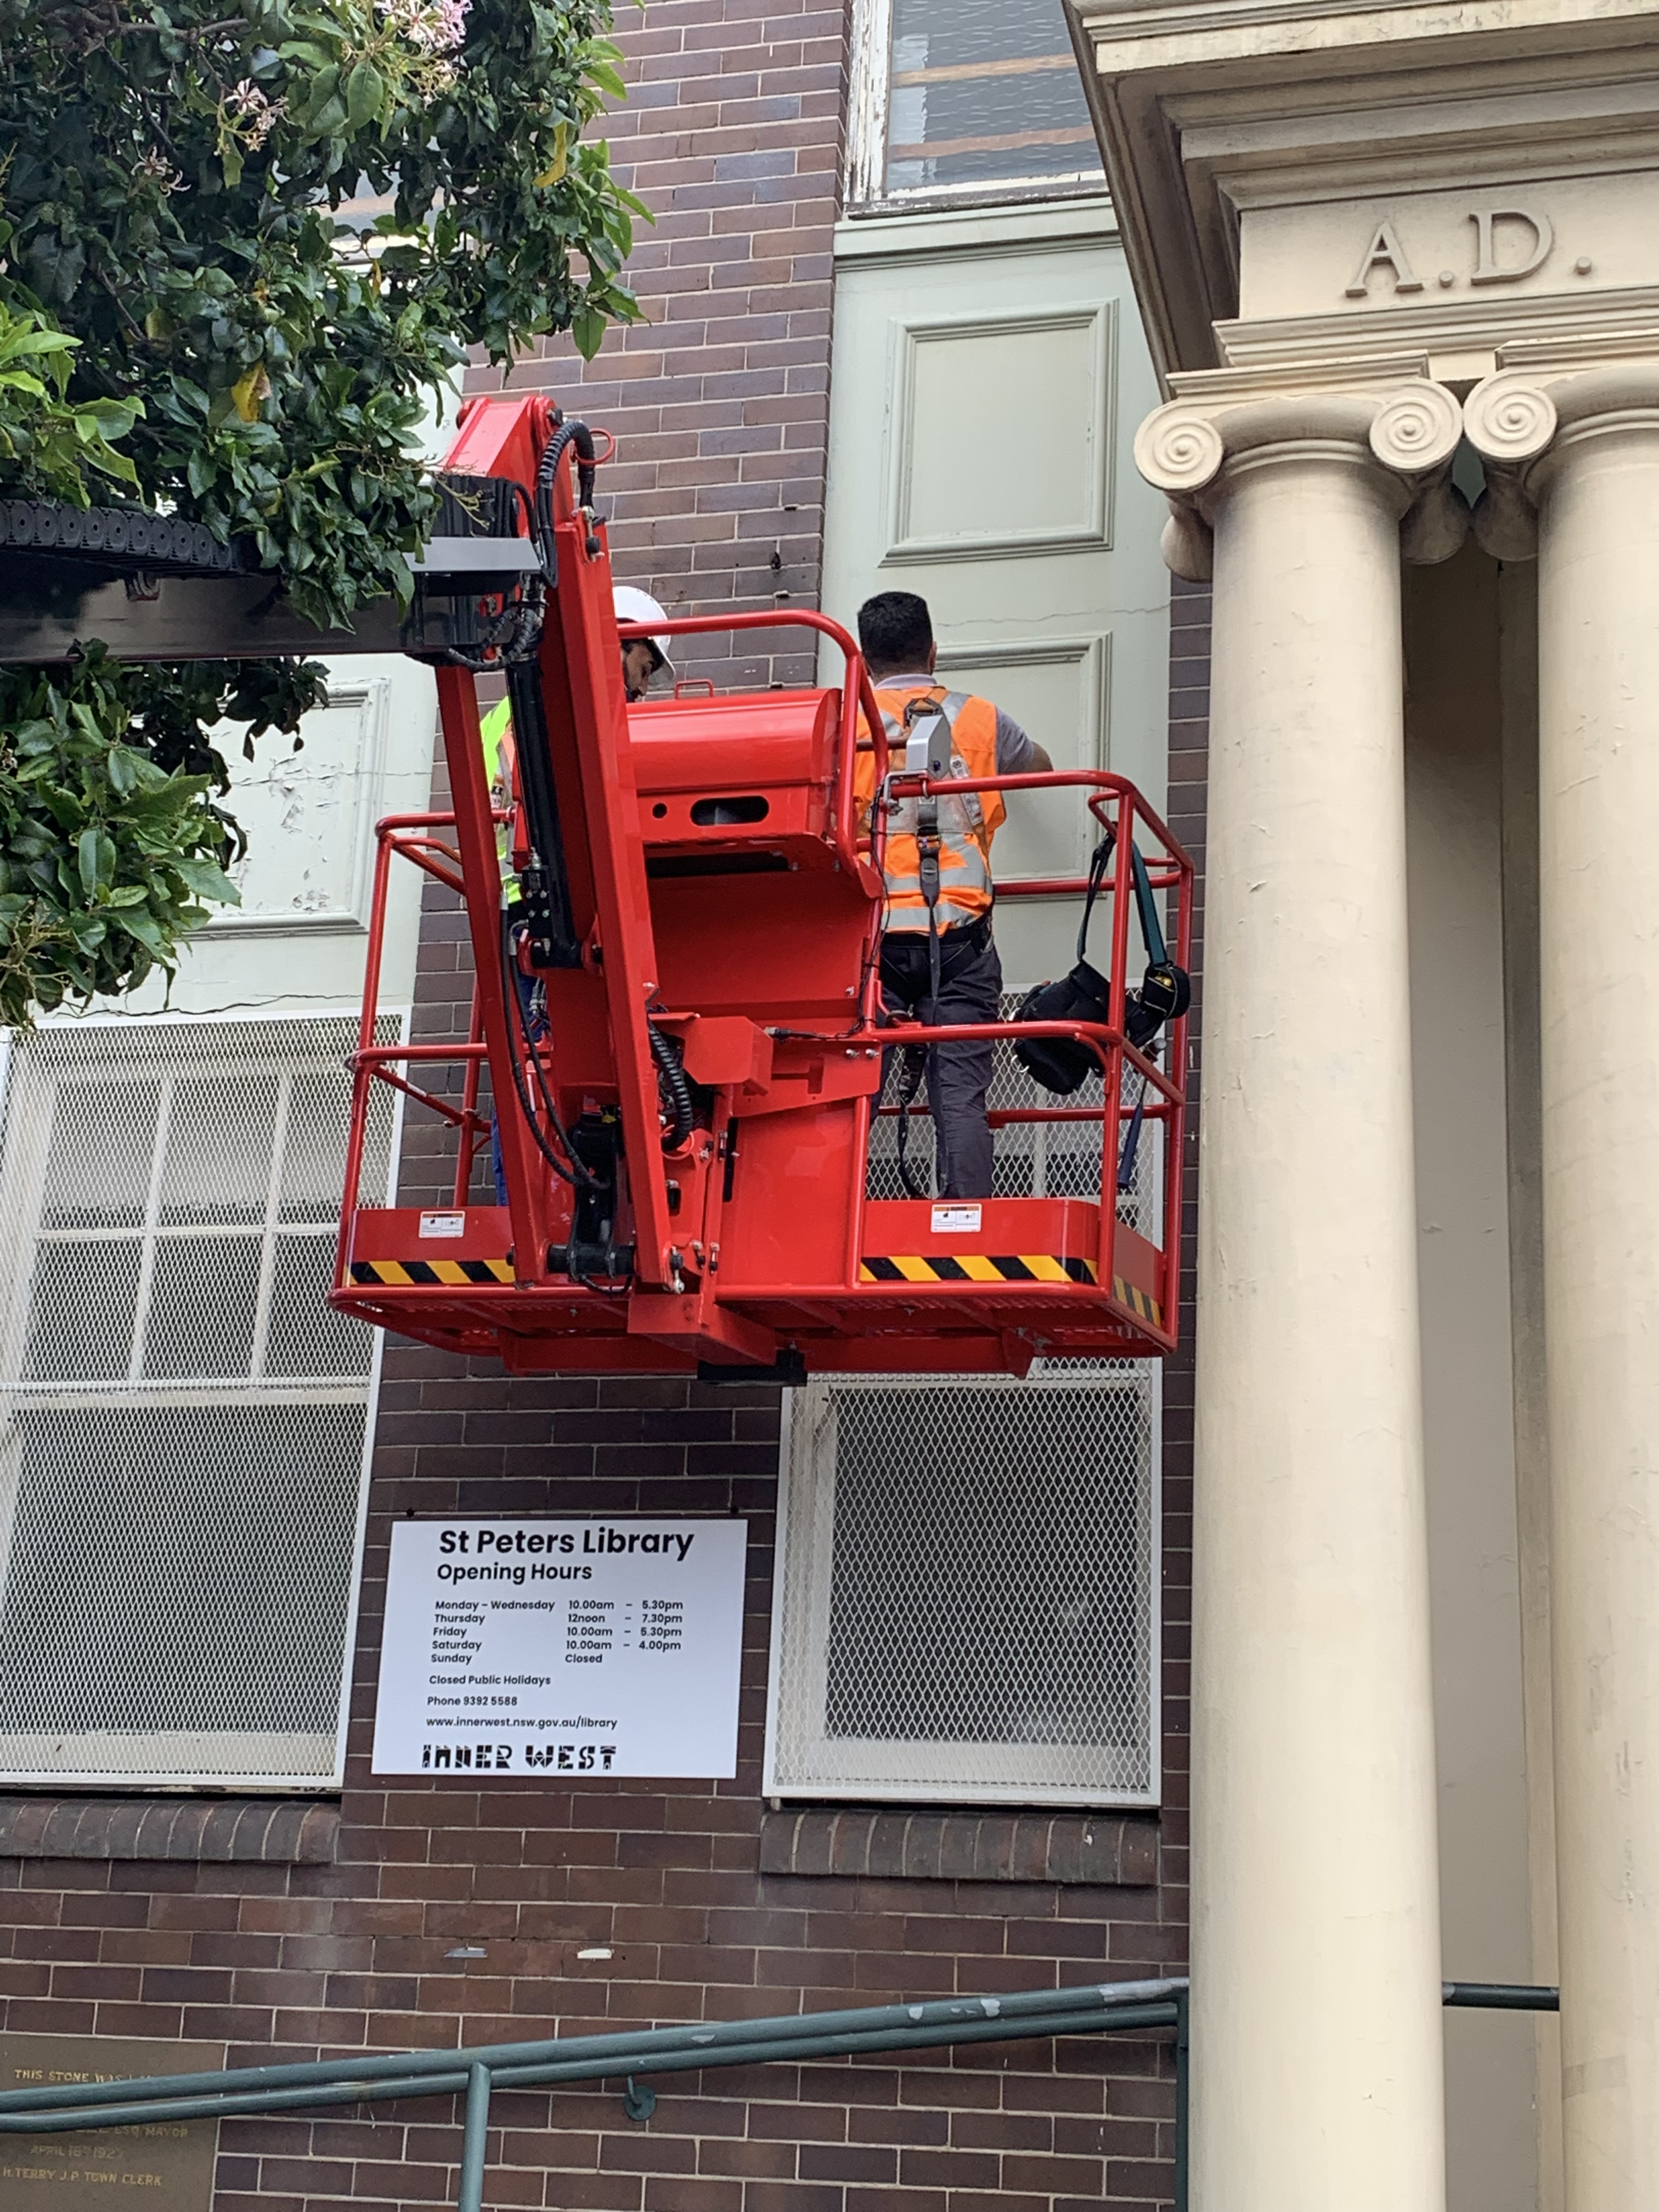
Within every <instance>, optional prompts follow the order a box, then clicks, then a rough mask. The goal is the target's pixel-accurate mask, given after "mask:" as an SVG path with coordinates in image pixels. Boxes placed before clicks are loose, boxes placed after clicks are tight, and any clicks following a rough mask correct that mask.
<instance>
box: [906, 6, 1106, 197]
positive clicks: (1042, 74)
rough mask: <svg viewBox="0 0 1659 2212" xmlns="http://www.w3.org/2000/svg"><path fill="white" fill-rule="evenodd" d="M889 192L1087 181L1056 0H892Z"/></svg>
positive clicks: (1096, 162) (1081, 106) (1074, 68)
mask: <svg viewBox="0 0 1659 2212" xmlns="http://www.w3.org/2000/svg"><path fill="white" fill-rule="evenodd" d="M892 35H893V45H892V74H891V76H890V83H889V91H888V108H887V190H888V191H890V192H894V193H899V192H907V191H920V190H923V189H926V188H928V187H933V188H934V189H938V188H941V187H946V186H951V185H954V186H957V188H959V189H971V188H972V187H974V186H975V185H997V184H1008V183H1018V182H1024V181H1041V180H1042V179H1062V178H1073V177H1079V176H1085V177H1095V176H1097V175H1098V174H1099V173H1100V156H1099V152H1098V149H1097V146H1096V144H1095V137H1094V131H1093V129H1092V127H1091V124H1090V121H1089V111H1088V108H1087V106H1086V105H1085V100H1084V97H1083V85H1082V81H1081V78H1080V76H1079V70H1078V64H1077V58H1076V56H1075V55H1074V54H1073V51H1072V46H1071V41H1070V40H1069V39H1068V38H1067V37H1066V25H1065V21H1064V20H1063V18H1062V16H1061V15H1060V4H1059V0H893V34H892Z"/></svg>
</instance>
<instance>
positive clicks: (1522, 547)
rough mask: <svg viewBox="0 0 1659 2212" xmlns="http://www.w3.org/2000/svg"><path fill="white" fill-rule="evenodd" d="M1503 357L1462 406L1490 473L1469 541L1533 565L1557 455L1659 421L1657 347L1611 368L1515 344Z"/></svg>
mask: <svg viewBox="0 0 1659 2212" xmlns="http://www.w3.org/2000/svg"><path fill="white" fill-rule="evenodd" d="M1499 359H1500V361H1501V362H1502V363H1503V366H1502V367H1501V368H1499V369H1498V371H1497V372H1496V374H1493V375H1492V376H1488V377H1486V379H1485V380H1483V381H1482V382H1481V383H1480V384H1477V385H1476V386H1475V387H1474V391H1473V392H1470V393H1469V395H1468V398H1467V399H1466V400H1465V401H1464V403H1463V417H1464V425H1465V428H1466V429H1467V431H1468V439H1469V443H1470V444H1471V445H1472V446H1473V447H1474V449H1475V451H1476V453H1479V454H1480V459H1481V463H1482V465H1483V466H1484V468H1485V470H1486V490H1485V491H1484V492H1483V493H1482V494H1481V495H1480V499H1479V500H1478V501H1476V503H1475V509H1474V534H1475V537H1476V538H1477V539H1478V541H1479V542H1480V544H1481V546H1482V547H1483V548H1484V549H1485V550H1486V551H1487V552H1488V553H1490V554H1492V556H1494V557H1495V558H1496V559H1498V560H1500V561H1530V560H1531V559H1533V558H1534V556H1535V555H1536V553H1537V550H1538V507H1539V501H1540V498H1541V495H1542V493H1543V490H1544V488H1545V485H1546V483H1547V480H1548V477H1549V474H1550V471H1551V470H1552V468H1553V467H1554V466H1555V465H1556V464H1557V463H1558V462H1559V458H1560V455H1561V453H1562V451H1563V448H1564V447H1566V446H1569V445H1571V443H1572V442H1573V441H1575V440H1576V439H1577V438H1580V437H1583V436H1585V435H1592V434H1594V433H1595V431H1597V430H1598V429H1601V428H1608V429H1611V428H1617V427H1618V426H1620V424H1624V425H1633V424H1637V423H1641V422H1646V423H1647V425H1648V427H1652V426H1653V425H1654V424H1655V423H1656V422H1659V346H1656V349H1655V350H1653V351H1652V352H1648V353H1637V354H1632V355H1629V356H1626V358H1625V359H1623V360H1614V361H1608V360H1607V359H1606V358H1605V357H1604V358H1601V359H1599V360H1598V359H1596V358H1595V357H1594V356H1592V355H1589V354H1588V353H1586V352H1584V351H1582V350H1581V349H1578V348H1577V347H1574V346H1565V347H1564V346H1559V345H1552V344H1549V343H1543V344H1534V345H1529V346H1528V345H1516V346H1512V347H1506V348H1504V349H1503V351H1502V352H1501V354H1500V356H1499Z"/></svg>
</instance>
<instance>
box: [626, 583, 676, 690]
mask: <svg viewBox="0 0 1659 2212" xmlns="http://www.w3.org/2000/svg"><path fill="white" fill-rule="evenodd" d="M611 599H612V602H613V603H614V605H615V606H616V610H617V621H618V622H619V623H648V622H666V621H667V620H668V613H667V610H666V609H665V608H664V607H661V606H659V605H658V604H657V602H656V600H655V599H653V598H652V596H651V594H650V592H642V591H641V589H640V587H639V586H638V585H637V584H613V585H612V586H611ZM651 642H652V644H653V646H654V647H656V651H657V661H658V665H659V666H660V667H661V668H663V669H665V671H667V673H668V674H669V675H670V676H671V675H672V674H673V673H674V664H673V662H672V661H671V659H669V657H668V640H667V638H666V636H663V637H653V639H652V641H651Z"/></svg>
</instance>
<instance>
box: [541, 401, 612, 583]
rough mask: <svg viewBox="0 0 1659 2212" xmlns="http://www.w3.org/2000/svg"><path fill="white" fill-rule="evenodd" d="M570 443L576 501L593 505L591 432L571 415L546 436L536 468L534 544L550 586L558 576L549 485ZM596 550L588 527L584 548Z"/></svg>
mask: <svg viewBox="0 0 1659 2212" xmlns="http://www.w3.org/2000/svg"><path fill="white" fill-rule="evenodd" d="M572 446H574V447H575V448H576V504H577V505H578V506H579V507H586V508H588V509H589V510H590V511H591V510H592V505H593V471H594V461H593V433H592V431H591V430H590V429H589V428H588V427H587V425H586V422H576V421H574V419H573V420H572V421H570V422H561V423H559V425H558V426H557V428H556V429H555V431H554V433H553V435H552V436H551V437H550V439H549V440H548V441H547V450H546V451H545V452H544V453H543V455H542V458H541V461H540V463H539V465H538V467H537V470H536V497H535V510H536V538H537V544H538V550H539V551H540V554H541V556H542V568H543V570H544V573H545V574H546V577H547V580H548V582H549V584H550V585H553V586H556V585H557V583H558V580H559V555H558V545H557V541H556V538H554V535H553V486H554V484H555V483H556V481H557V478H558V473H559V463H560V462H561V461H562V459H564V456H565V453H566V451H567V450H568V447H572ZM587 550H588V552H589V554H590V555H592V554H594V553H597V552H598V551H599V542H598V540H597V539H596V538H594V537H593V535H592V532H591V531H590V532H589V533H588V540H587Z"/></svg>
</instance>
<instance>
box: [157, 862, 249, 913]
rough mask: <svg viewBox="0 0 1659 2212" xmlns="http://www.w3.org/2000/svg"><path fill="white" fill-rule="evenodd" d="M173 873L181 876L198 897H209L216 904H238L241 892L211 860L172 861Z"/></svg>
mask: <svg viewBox="0 0 1659 2212" xmlns="http://www.w3.org/2000/svg"><path fill="white" fill-rule="evenodd" d="M173 873H174V874H175V875H178V876H182V877H183V878H184V880H185V883H186V884H188V885H189V887H190V889H191V891H193V892H194V894H195V896H197V898H198V899H210V900H212V901H213V902H214V903H215V904H216V905H217V906H240V904H241V903H242V894H241V893H240V891H239V890H237V888H236V886H235V884H234V883H232V881H231V880H230V878H229V877H228V875H227V874H226V873H225V872H224V870H223V869H222V868H221V867H216V866H215V865H214V863H213V862H212V861H211V860H174V861H173Z"/></svg>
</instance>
